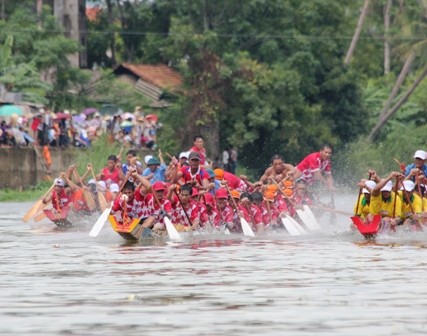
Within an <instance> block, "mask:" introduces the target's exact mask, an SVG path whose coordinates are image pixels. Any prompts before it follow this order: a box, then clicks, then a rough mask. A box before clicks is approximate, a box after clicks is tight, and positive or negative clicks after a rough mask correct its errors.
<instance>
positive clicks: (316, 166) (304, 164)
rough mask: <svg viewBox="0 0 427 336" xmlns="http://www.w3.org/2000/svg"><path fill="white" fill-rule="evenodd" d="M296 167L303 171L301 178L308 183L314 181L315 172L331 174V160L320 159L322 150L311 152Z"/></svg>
mask: <svg viewBox="0 0 427 336" xmlns="http://www.w3.org/2000/svg"><path fill="white" fill-rule="evenodd" d="M296 168H297V169H298V170H299V171H300V172H301V173H302V175H301V179H302V180H304V181H306V182H307V183H308V184H312V183H313V182H314V172H316V171H320V172H321V173H325V174H331V161H330V160H325V161H322V160H321V159H320V152H316V153H311V154H309V155H307V156H306V157H305V158H304V159H303V160H302V161H301V162H300V163H298V165H297V166H296Z"/></svg>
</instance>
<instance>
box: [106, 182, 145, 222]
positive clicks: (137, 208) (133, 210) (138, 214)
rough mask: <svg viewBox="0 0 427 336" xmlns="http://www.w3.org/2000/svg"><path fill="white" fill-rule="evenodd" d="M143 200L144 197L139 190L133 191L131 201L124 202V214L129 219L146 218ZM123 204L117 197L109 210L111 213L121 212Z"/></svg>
mask: <svg viewBox="0 0 427 336" xmlns="http://www.w3.org/2000/svg"><path fill="white" fill-rule="evenodd" d="M145 198H146V197H145V196H143V195H141V192H140V189H136V190H135V194H134V197H133V199H132V201H128V202H126V213H127V215H128V216H129V217H130V218H144V217H148V216H146V213H147V210H146V206H145ZM124 203H125V202H123V201H122V200H121V199H120V197H117V198H116V200H115V201H114V203H113V207H112V209H111V210H112V211H113V212H116V211H119V210H123V206H124Z"/></svg>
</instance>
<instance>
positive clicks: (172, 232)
mask: <svg viewBox="0 0 427 336" xmlns="http://www.w3.org/2000/svg"><path fill="white" fill-rule="evenodd" d="M153 196H154V198H155V200H156V202H157V204H158V205H159V207H160V211H163V209H162V205H161V203H160V201H159V199H158V198H157V195H156V192H155V191H154V190H153ZM178 200H179V197H178ZM180 203H181V201H180ZM182 209H184V208H182ZM184 212H185V210H184ZM163 221H164V222H165V225H166V231H167V233H168V236H169V238H170V239H171V240H176V241H182V237H181V235H180V234H179V232H178V231H177V230H176V228H175V226H174V225H173V224H172V222H171V221H170V219H169V217H168V216H167V215H166V213H164V216H163ZM190 225H191V221H190Z"/></svg>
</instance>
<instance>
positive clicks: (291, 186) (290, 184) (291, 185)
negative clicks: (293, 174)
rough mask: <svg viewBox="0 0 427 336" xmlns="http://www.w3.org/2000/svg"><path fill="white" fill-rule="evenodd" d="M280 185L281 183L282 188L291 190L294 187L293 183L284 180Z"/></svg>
mask: <svg viewBox="0 0 427 336" xmlns="http://www.w3.org/2000/svg"><path fill="white" fill-rule="evenodd" d="M282 183H283V186H284V187H285V188H293V187H294V182H292V181H289V180H284V181H283V182H282Z"/></svg>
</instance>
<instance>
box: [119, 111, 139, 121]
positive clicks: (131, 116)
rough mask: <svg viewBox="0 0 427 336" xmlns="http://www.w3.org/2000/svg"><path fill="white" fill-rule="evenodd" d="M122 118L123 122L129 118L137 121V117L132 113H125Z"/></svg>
mask: <svg viewBox="0 0 427 336" xmlns="http://www.w3.org/2000/svg"><path fill="white" fill-rule="evenodd" d="M120 117H121V118H122V119H123V120H127V119H129V118H131V119H132V120H135V118H136V117H135V115H134V114H133V113H130V112H126V113H123V114H122V115H121V116H120Z"/></svg>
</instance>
